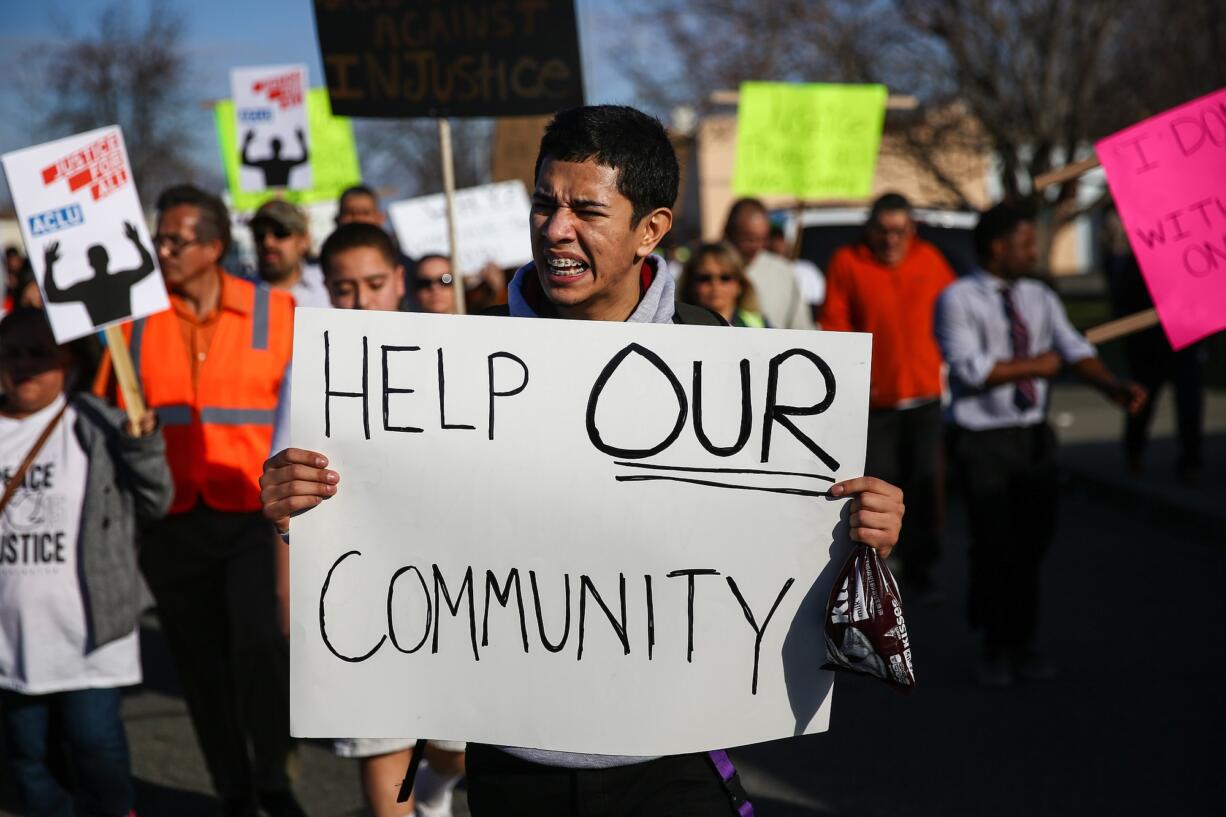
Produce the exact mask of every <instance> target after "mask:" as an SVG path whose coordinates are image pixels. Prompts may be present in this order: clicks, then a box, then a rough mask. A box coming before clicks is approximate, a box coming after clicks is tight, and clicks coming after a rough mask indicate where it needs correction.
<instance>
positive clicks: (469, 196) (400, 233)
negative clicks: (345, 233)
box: [387, 180, 532, 275]
mask: <svg viewBox="0 0 1226 817" xmlns="http://www.w3.org/2000/svg"><path fill="white" fill-rule="evenodd" d="M387 212H388V215H389V216H391V219H392V227H393V229H395V231H396V238H397V239H398V240H399V241H400V248H401V249H402V250H404V252H405V253H407V254H408V255H409V256H410V257H412V258H421V257H422V256H423V255H431V254H438V255H448V256H449V255H451V241H450V239H448V237H447V200H446V198H445V197H444V196H443V194H441V193H439V194H437V195H434V196H422V197H421V198H416V199H405V200H404V201H395V202H392V203H391V204H390V205H388V208H387ZM531 212H532V205H531V203H530V202H529V201H528V193H527V191H526V190H524V184H523V182H521V181H518V180H516V181H509V182H498V183H497V184H486V185H482V186H481V187H470V188H468V189H467V190H457V191H456V193H455V213H456V241H457V242H459V245H460V257H459V259H458V260H457V261H456V263H454V264H453V265H452V267H453V269H456V270H459V272H460V274H461V275H471V274H473V273H475V272H478V271H479V270H480V269H481V268H482V267H483V266H485V265H486V264H487V263H489V262H490V261H493V262H494V263H496V264H497V265H498V266H500V267H503V268H507V267H518V266H520V265H522V264H526V263H528V262H529V261H531V260H532V244H531V242H530V241H529V238H528V230H527V226H528V218H529V216H530V215H531Z"/></svg>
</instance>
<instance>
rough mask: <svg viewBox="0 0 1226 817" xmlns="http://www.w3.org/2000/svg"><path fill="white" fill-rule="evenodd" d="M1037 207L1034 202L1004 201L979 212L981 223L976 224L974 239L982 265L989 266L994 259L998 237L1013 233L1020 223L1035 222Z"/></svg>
mask: <svg viewBox="0 0 1226 817" xmlns="http://www.w3.org/2000/svg"><path fill="white" fill-rule="evenodd" d="M1034 220H1035V207H1034V204H1033V203H1032V202H1028V201H1018V202H1005V201H1002V202H1001V203H1000V204H998V205H996V206H995V207H993V208H991V209H989V210H985V211H984V212H982V213H980V214H979V223H978V224H976V225H975V232H974V234H973V235H974V241H975V255H976V256H977V257H978V258H979V263H980V264H981V265H984V266H987V264H988V263H990V262H991V261H992V242H993V241H995V240H996V239H998V238H1005V237H1006V236H1009V235H1012V234H1013V231H1014V230H1016V229H1017V228H1018V225H1020V224H1022V223H1024V222H1031V223H1033V222H1034Z"/></svg>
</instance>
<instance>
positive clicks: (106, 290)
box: [43, 221, 156, 326]
mask: <svg viewBox="0 0 1226 817" xmlns="http://www.w3.org/2000/svg"><path fill="white" fill-rule="evenodd" d="M123 233H124V235H126V236H127V237H128V240H129V241H131V242H132V243H133V244H134V245H135V246H136V250H137V252H139V253H140V266H139V267H136V268H135V269H130V270H123V271H121V272H116V273H111V272H108V268H109V266H110V263H111V255H110V253H108V252H107V251H106V247H104V246H102V245H101V244H95V245H94V246H92V247H90V248H89V249H88V250H86V251H85V255H86V257H87V258H88V259H89V265H90V267H92V268H93V270H94V274H93V277H91V278H87V279H85V280H84V281H81V282H79V283H76V284H73V285H72V286H70V287H68V288H67V289H60V288H59V287H58V286H57V285H56V283H55V272H54V267H55V262H56V261H58V260H59V259H60V242H58V241H52V242H51V243H50V244H48V245H47V247H46V249H44V250H43V260H44V261H45V262H46V269H47V271H46V273H45V274H44V276H43V290H44V294H45V295H46V296H47V303H52V304H62V303H70V302H73V301H80V302H81V303H83V304H85V309H86V311H88V312H89V319H90V320H91V321H93V324H94V326H102V325H103V324H109V323H114V322H115V321H118V320H123V319H124V318H126V317H128V316H130V315H131V314H132V287H133V286H135V285H136V284H137V283H139V282H140V281H141V280H143V279H144V278H145V276H147V275H149V274H150V273H152V272H153V271H154V270H155V269H156V267H155V266H154V265H153V255H152V254H150V252H149V250H148V248H146V247H145V245H144V244H142V243H140V233H138V232H137V231H136V227H134V226H133V225H132V222H130V221H125V222H124V223H123Z"/></svg>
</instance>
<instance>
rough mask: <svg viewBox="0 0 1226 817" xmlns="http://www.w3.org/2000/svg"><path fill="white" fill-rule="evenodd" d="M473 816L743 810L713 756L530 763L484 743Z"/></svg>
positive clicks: (651, 816) (668, 815) (477, 751)
mask: <svg viewBox="0 0 1226 817" xmlns="http://www.w3.org/2000/svg"><path fill="white" fill-rule="evenodd" d="M465 771H466V774H467V776H468V806H469V809H470V810H471V811H472V815H473V817H538V815H549V817H631V815H633V816H634V817H689V816H690V815H694V817H698V816H699V815H701V817H712V815H735V814H736V811H735V810H734V808H733V805H732V799H731V796H730V795H729V793H728V790H727V789H726V788H725V787H724V782H723V780H721V779H720V776H719V775H718V774H717V773H716V771H715V767H714V766H713V765H712V764H711V761H710V760H709V759H708V758H707V756H706V755H701V754H692V755H673V756H669V757H662V758H657V759H656V760H649V761H647V762H645V763H636V764H634V765H632V766H617V767H614V768H611V769H566V768H560V767H557V766H545V765H542V764H539V763H530V762H528V761H526V760H521V759H519V758H517V757H512V756H511V755H509V754H507V753H506V752H503V751H502V750H500V749H494V748H492V747H490V746H483V745H480V744H475V743H470V744H468V752H467V756H466V758H465Z"/></svg>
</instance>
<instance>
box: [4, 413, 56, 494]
mask: <svg viewBox="0 0 1226 817" xmlns="http://www.w3.org/2000/svg"><path fill="white" fill-rule="evenodd" d="M67 410H68V400H64V405H62V406H60V410H59V411H57V412H56V413H55V416H54V417H52V418H51V422H49V423H47V427H46V428H44V429H43V433H42V434H39V435H38V439H37V440H35V441H34V446H33V447H32V448H31V449H30V451H29V453H28V454H26V458H25V459H24V460H22V461H21V465H19V466H17V471H16V473H14V474H13V476H12V478H11V479H9V481H8V484H7V485H5V486H4V496H0V513H4V509H5V508H6V507H8V504H9V500H11V499H12V498H13V494H15V493H17V486H18V485H20V484H21V481H22V480H23V479H25V476H26V471H28V470H29V468H30V465H31V464H33V462H34V458H35V457H37V456H38V452H39V451H41V450H42V448H43V446H44V445H45V444H46V442H47V438H49V437H50V436H51V432H52V431H55V427H56V426H57V425H59V424H60V418H61V417H63V416H64V412H65V411H67Z"/></svg>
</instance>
